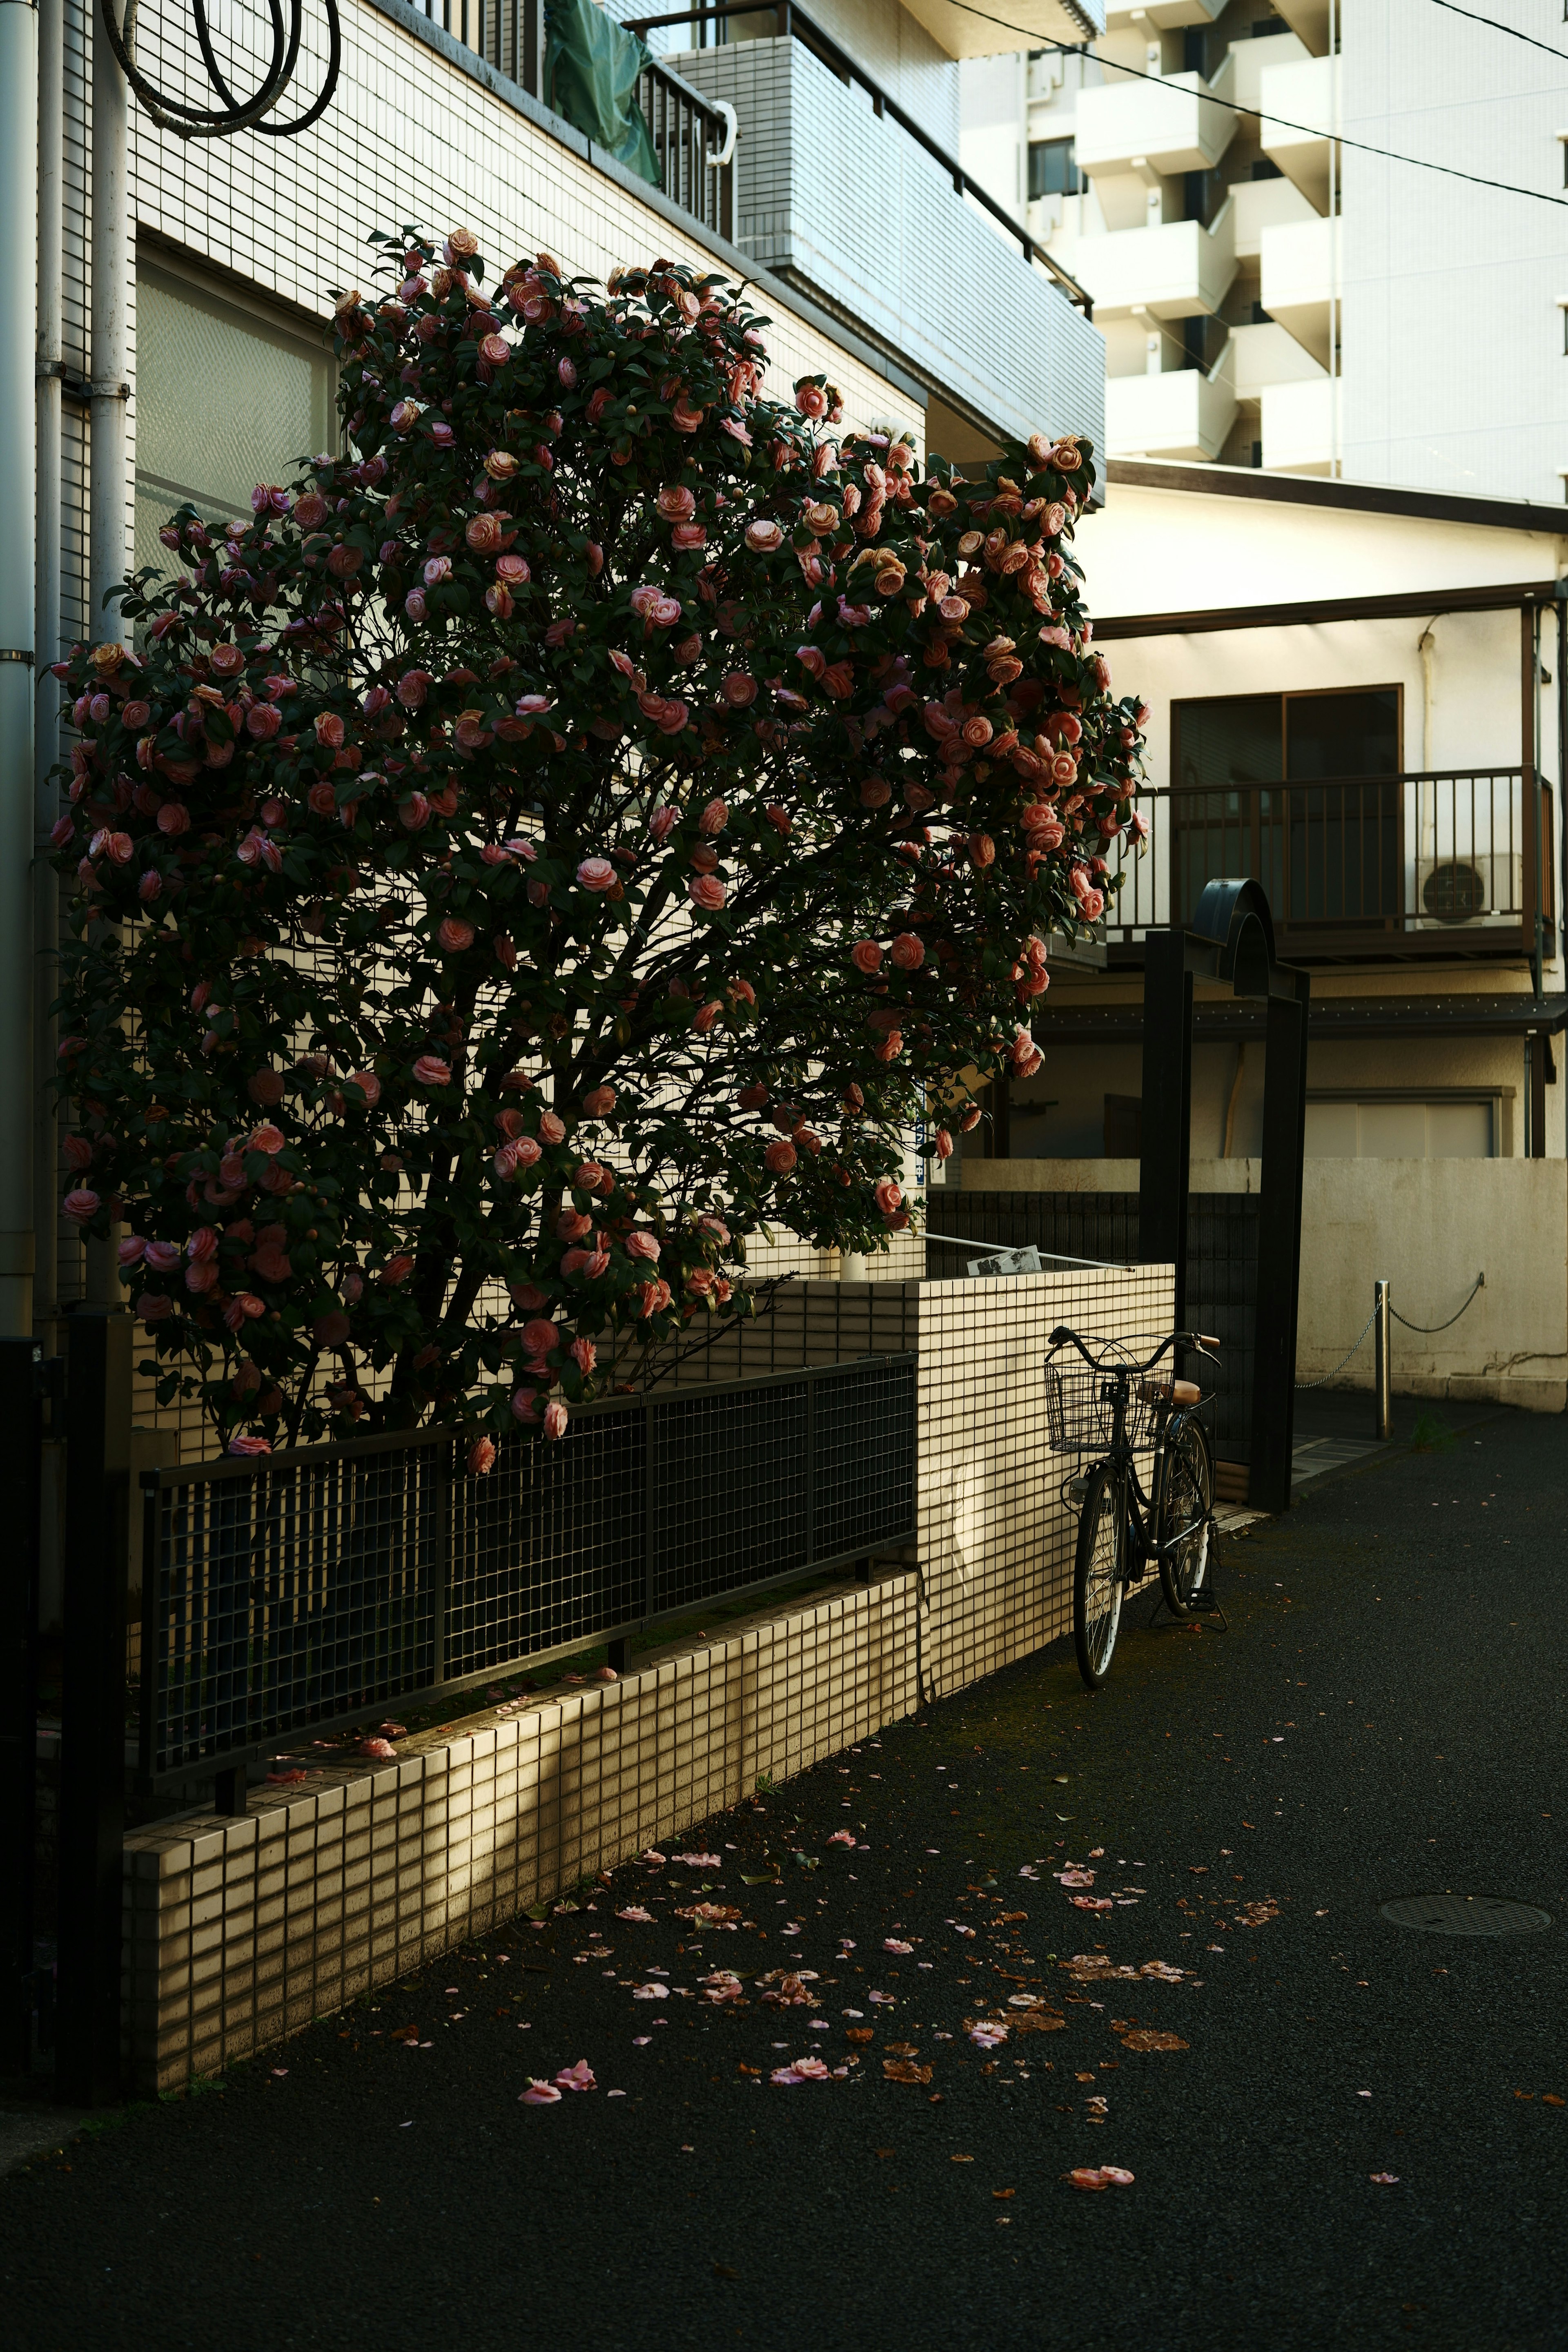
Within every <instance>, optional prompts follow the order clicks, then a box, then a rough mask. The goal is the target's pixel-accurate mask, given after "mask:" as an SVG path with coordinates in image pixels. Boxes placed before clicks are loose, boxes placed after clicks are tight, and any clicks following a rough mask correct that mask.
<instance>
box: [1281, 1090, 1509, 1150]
mask: <svg viewBox="0 0 1568 2352" xmlns="http://www.w3.org/2000/svg"><path fill="white" fill-rule="evenodd" d="M1496 1150H1497V1133H1496V1113H1495V1108H1494V1106H1493V1105H1492V1104H1491V1103H1489V1102H1363V1103H1354V1102H1310V1103H1309V1104H1308V1105H1307V1129H1306V1156H1307V1158H1308V1159H1309V1160H1489V1159H1491V1158H1492V1157H1493V1155H1494V1153H1495V1152H1496Z"/></svg>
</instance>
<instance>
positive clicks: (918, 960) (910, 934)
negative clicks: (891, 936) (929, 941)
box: [890, 931, 926, 971]
mask: <svg viewBox="0 0 1568 2352" xmlns="http://www.w3.org/2000/svg"><path fill="white" fill-rule="evenodd" d="M890 952H891V955H892V959H893V961H894V962H895V963H896V964H897V965H898V967H899V970H900V971H919V970H920V968H921V964H922V963H924V961H925V960H926V948H925V941H924V940H922V939H921V938H920V937H919V936H918V934H917V933H916V932H914V931H900V933H899V936H898V938H897V939H896V940H894V941H893V944H892V948H891V950H890Z"/></svg>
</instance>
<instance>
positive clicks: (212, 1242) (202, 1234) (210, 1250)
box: [149, 1225, 217, 1265]
mask: <svg viewBox="0 0 1568 2352" xmlns="http://www.w3.org/2000/svg"><path fill="white" fill-rule="evenodd" d="M185 1255H186V1256H187V1257H188V1258H189V1259H190V1261H191V1263H192V1265H205V1264H206V1262H207V1260H208V1259H209V1258H214V1257H216V1255H217V1235H216V1233H214V1231H213V1229H212V1227H211V1226H210V1225H198V1226H197V1227H196V1230H195V1233H194V1234H192V1235H191V1237H190V1240H189V1241H188V1242H187V1243H186V1244H185ZM149 1262H151V1261H149Z"/></svg>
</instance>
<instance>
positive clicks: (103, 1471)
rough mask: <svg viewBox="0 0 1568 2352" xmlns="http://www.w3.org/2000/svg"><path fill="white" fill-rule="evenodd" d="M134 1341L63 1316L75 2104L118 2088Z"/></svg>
mask: <svg viewBox="0 0 1568 2352" xmlns="http://www.w3.org/2000/svg"><path fill="white" fill-rule="evenodd" d="M132 1338H133V1330H132V1322H131V1318H130V1317H129V1316H126V1315H121V1314H117V1313H115V1312H114V1311H113V1310H111V1309H109V1310H94V1309H92V1308H90V1307H82V1308H79V1309H78V1310H77V1312H76V1313H74V1314H73V1315H72V1316H71V1318H70V1321H69V1326H68V1346H67V1355H66V1408H65V1424H66V1444H67V1465H68V1480H67V1496H66V1537H65V1628H64V1641H63V1643H62V1647H61V1658H60V1666H61V1682H62V1694H61V1706H60V1835H59V2024H58V2037H57V2044H56V2060H55V2082H56V2088H57V2091H58V2096H59V2097H60V2098H61V2099H62V2100H64V2101H66V2102H67V2103H68V2105H73V2106H93V2105H103V2104H105V2103H107V2102H109V2101H111V2100H113V2099H116V2098H118V2097H119V2095H120V2085H121V2055H120V2013H121V1905H122V1892H121V1889H122V1880H123V1872H124V1843H125V1608H126V1591H125V1586H126V1551H127V1543H126V1538H127V1532H128V1512H129V1505H130V1496H129V1474H130V1460H129V1433H130V1426H131V1351H132Z"/></svg>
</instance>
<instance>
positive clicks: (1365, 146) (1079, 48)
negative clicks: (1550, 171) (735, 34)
mask: <svg viewBox="0 0 1568 2352" xmlns="http://www.w3.org/2000/svg"><path fill="white" fill-rule="evenodd" d="M950 5H952V7H954V8H960V9H962V10H963V14H964V15H965V16H978V17H979V18H980V19H981V21H982V23H984V24H987V25H999V26H1001V28H1002V30H1003V31H1004V32H1005V33H1016V34H1017V36H1018V37H1019V39H1020V40H1022V41H1023V42H1025V43H1026V45H1027V47H1029V48H1031V49H1033V50H1034V51H1035V52H1036V53H1037V54H1038V53H1040V52H1042V51H1046V52H1049V53H1050V54H1052V55H1054V56H1056V57H1058V58H1093V60H1094V62H1095V64H1096V65H1100V66H1105V67H1107V68H1109V70H1110V72H1111V73H1116V74H1125V75H1126V76H1127V77H1128V79H1130V80H1131V81H1152V82H1158V83H1160V85H1161V86H1162V88H1164V87H1167V86H1168V85H1167V83H1166V78H1165V76H1164V75H1163V74H1153V73H1144V72H1142V70H1141V69H1140V68H1138V67H1137V66H1124V65H1121V64H1120V63H1119V62H1118V61H1117V59H1116V58H1102V57H1101V56H1100V53H1099V51H1098V50H1097V49H1091V48H1090V47H1089V43H1088V42H1087V41H1081V42H1079V43H1078V44H1077V45H1076V46H1075V45H1074V44H1072V43H1070V42H1068V41H1042V40H1041V38H1040V37H1039V35H1038V34H1037V33H1032V32H1030V31H1029V29H1028V27H1027V26H1024V25H1015V24H1012V23H1011V22H1010V21H1009V20H1008V18H1007V17H1005V16H993V15H992V14H991V12H990V10H989V9H988V8H976V7H975V6H974V5H973V0H950ZM1438 5H1439V6H1441V7H1450V6H1452V5H1454V0H1438ZM1458 13H1459V15H1460V16H1468V14H1469V13H1470V12H1469V11H1468V9H1465V8H1461V9H1460V10H1459V11H1458ZM1491 21H1492V20H1491V19H1490V18H1489V17H1483V18H1480V19H1479V22H1481V23H1483V24H1489V23H1490V22H1491ZM1500 30H1502V31H1504V32H1506V31H1507V30H1508V27H1507V26H1506V25H1505V26H1501V27H1500ZM1536 46H1537V47H1539V46H1540V44H1539V43H1537V45H1536ZM1558 54H1559V52H1558V51H1556V50H1553V51H1552V55H1553V56H1554V57H1555V56H1557V55H1558ZM1204 97H1205V102H1206V103H1207V104H1208V105H1210V106H1223V107H1225V108H1226V110H1228V111H1229V112H1230V113H1232V114H1258V115H1261V117H1262V120H1263V121H1266V122H1273V123H1277V124H1278V125H1279V129H1280V130H1281V131H1300V132H1301V133H1302V134H1303V136H1304V137H1306V138H1308V139H1328V140H1331V141H1332V142H1333V143H1334V145H1335V146H1337V147H1353V148H1354V149H1355V150H1356V152H1357V153H1358V154H1361V155H1378V156H1381V157H1382V159H1383V161H1384V163H1408V164H1409V165H1410V166H1411V168H1412V170H1414V171H1417V172H1440V173H1442V174H1443V176H1444V178H1445V179H1447V180H1465V181H1468V184H1470V186H1471V187H1472V188H1496V189H1497V190H1499V191H1500V194H1503V195H1505V196H1529V197H1531V199H1532V200H1533V201H1534V202H1535V203H1536V204H1538V205H1562V206H1563V207H1564V208H1565V209H1568V196H1553V195H1549V194H1547V193H1546V191H1545V190H1544V189H1543V188H1521V187H1519V186H1518V185H1517V184H1515V183H1514V182H1513V181H1512V180H1489V179H1487V178H1485V177H1484V176H1483V174H1482V173H1479V172H1461V171H1460V170H1459V168H1458V164H1457V163H1428V162H1427V160H1426V157H1425V156H1422V155H1401V154H1399V153H1398V152H1396V150H1395V149H1394V148H1392V147H1373V146H1372V145H1371V144H1369V142H1367V141H1366V140H1364V139H1347V138H1346V137H1345V136H1344V134H1343V132H1342V131H1319V130H1317V129H1315V128H1314V127H1313V125H1312V124H1311V123H1310V122H1290V121H1287V120H1286V118H1285V116H1284V115H1282V114H1263V111H1262V109H1261V108H1260V107H1256V106H1242V105H1239V104H1238V103H1237V100H1235V99H1233V98H1220V97H1218V96H1217V95H1216V94H1215V92H1214V91H1212V90H1205V92H1204Z"/></svg>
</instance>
